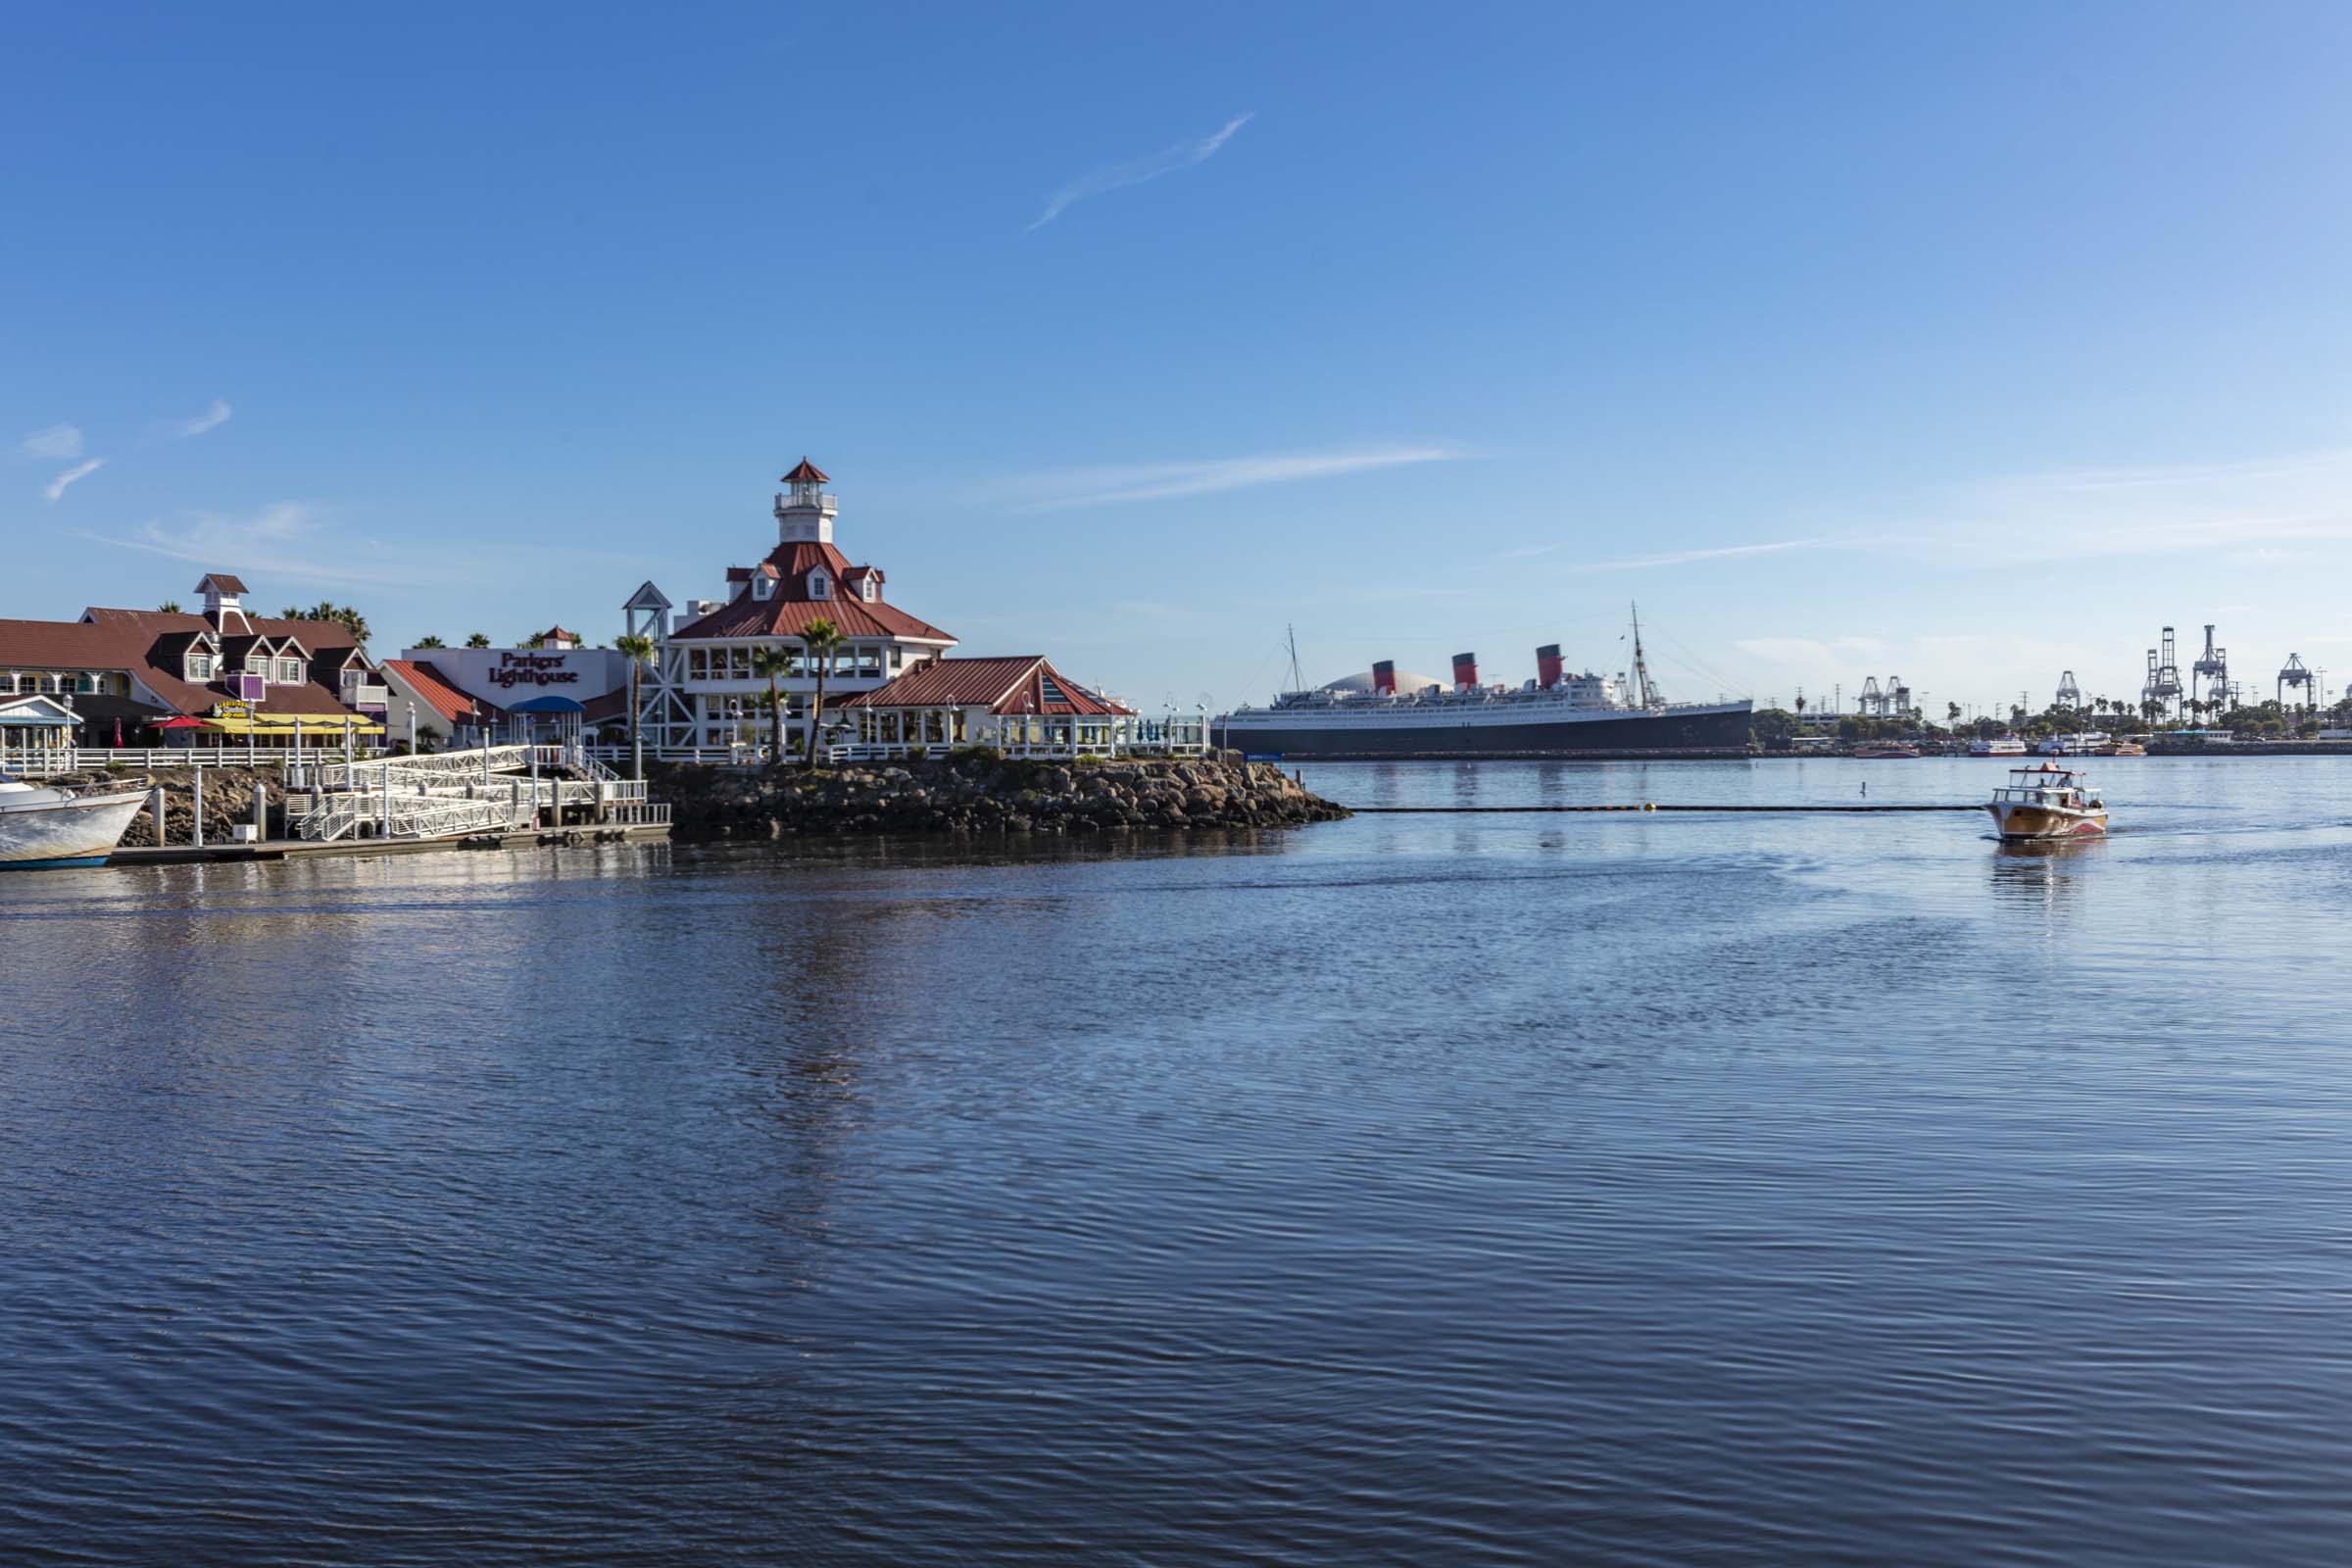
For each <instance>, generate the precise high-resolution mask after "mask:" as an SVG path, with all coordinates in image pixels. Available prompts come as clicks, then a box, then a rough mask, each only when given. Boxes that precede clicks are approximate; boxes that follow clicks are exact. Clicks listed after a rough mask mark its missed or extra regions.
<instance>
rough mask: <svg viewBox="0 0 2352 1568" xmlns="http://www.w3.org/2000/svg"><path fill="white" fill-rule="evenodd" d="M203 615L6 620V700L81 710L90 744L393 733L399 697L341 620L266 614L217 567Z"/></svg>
mask: <svg viewBox="0 0 2352 1568" xmlns="http://www.w3.org/2000/svg"><path fill="white" fill-rule="evenodd" d="M196 592H197V593H198V594H200V595H201V596H202V597H203V603H204V610H203V613H200V614H191V613H184V612H179V611H165V610H113V609H105V608H99V607H93V608H90V609H87V610H84V611H83V612H82V613H81V616H80V618H79V619H77V620H70V621H63V620H0V700H4V699H6V698H10V697H16V696H32V695H47V696H53V697H58V698H60V699H62V700H63V701H64V702H65V703H66V705H67V706H69V707H71V708H72V709H73V713H74V718H75V723H76V726H77V728H78V729H79V731H80V733H79V735H78V737H77V743H78V744H79V745H82V746H154V745H163V744H174V745H220V746H226V745H235V746H239V747H249V746H250V747H260V748H276V747H291V746H294V745H296V744H298V743H299V744H301V745H303V746H306V747H307V746H317V745H319V744H321V743H322V742H324V741H325V740H326V739H327V738H328V737H330V736H331V737H332V738H333V739H334V740H335V741H337V742H340V740H341V739H342V737H343V735H344V734H345V733H346V731H347V730H348V731H349V732H350V733H352V734H355V735H363V736H374V735H380V734H382V733H383V727H384V715H385V705H386V703H387V701H388V697H389V694H388V693H387V691H386V690H385V687H384V684H383V681H382V679H381V677H380V675H379V673H378V671H377V669H376V667H375V665H374V664H373V663H372V662H370V661H369V660H368V654H367V651H366V650H365V649H363V648H361V647H360V646H359V643H358V640H357V639H356V638H355V637H353V636H352V634H351V631H350V628H348V627H346V626H345V625H343V624H342V623H341V622H340V621H333V620H308V619H302V618H288V617H284V616H273V615H256V614H253V613H250V612H249V611H247V610H246V609H245V607H244V597H245V594H246V587H245V584H244V583H243V582H242V581H240V580H239V579H237V578H236V577H234V576H232V575H230V574H228V573H226V572H210V573H207V574H206V576H205V577H204V579H203V580H202V581H201V582H199V583H198V584H197V585H196Z"/></svg>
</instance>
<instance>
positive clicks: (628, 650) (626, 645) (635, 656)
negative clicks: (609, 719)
mask: <svg viewBox="0 0 2352 1568" xmlns="http://www.w3.org/2000/svg"><path fill="white" fill-rule="evenodd" d="M613 649H614V650H615V651H616V652H618V653H619V654H620V655H622V656H623V657H624V658H626V659H627V660H628V662H629V739H630V740H631V741H634V740H636V739H637V676H638V673H639V672H640V671H642V670H643V669H644V668H645V666H646V664H647V663H648V662H651V661H652V659H653V657H654V640H653V639H652V638H651V637H641V636H635V635H628V636H621V637H615V638H613Z"/></svg>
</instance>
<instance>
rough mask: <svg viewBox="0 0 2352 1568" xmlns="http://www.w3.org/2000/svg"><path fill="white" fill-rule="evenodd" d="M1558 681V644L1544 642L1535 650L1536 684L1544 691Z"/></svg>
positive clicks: (1555, 684)
mask: <svg viewBox="0 0 2352 1568" xmlns="http://www.w3.org/2000/svg"><path fill="white" fill-rule="evenodd" d="M1559 683H1560V645H1559V644H1558V643H1545V644H1544V646H1543V647H1541V648H1539V649H1537V650H1536V684H1537V685H1538V686H1541V687H1542V688H1544V690H1545V691H1549V690H1551V689H1552V688H1553V687H1554V686H1557V685H1558V684H1559Z"/></svg>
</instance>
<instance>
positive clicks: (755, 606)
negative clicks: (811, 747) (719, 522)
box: [623, 458, 956, 748]
mask: <svg viewBox="0 0 2352 1568" xmlns="http://www.w3.org/2000/svg"><path fill="white" fill-rule="evenodd" d="M783 482H784V484H785V486H786V489H785V491H784V493H783V494H781V495H778V496H777V497H776V504H775V518H776V547H775V548H774V549H773V550H771V551H769V552H768V553H767V555H766V556H765V557H763V558H762V559H761V560H760V563H759V564H757V565H751V566H730V567H728V568H727V585H726V597H725V598H723V599H706V600H697V601H693V602H691V603H689V604H688V605H687V606H686V607H685V608H684V609H683V610H681V611H679V612H678V613H677V615H676V621H677V624H676V626H675V628H674V629H672V627H671V626H670V621H671V618H672V616H671V611H672V608H673V607H672V606H671V604H670V601H669V600H668V599H667V598H666V597H664V596H663V595H662V590H661V589H659V588H657V587H655V586H654V585H653V584H652V583H650V582H649V583H647V584H645V585H644V586H643V587H641V588H639V589H638V590H637V592H636V593H635V594H633V595H631V596H630V598H629V601H628V603H627V604H626V605H625V606H624V607H623V610H624V612H625V613H626V616H627V623H628V629H629V632H630V634H631V635H633V636H644V637H646V638H648V639H649V640H651V641H652V643H653V644H654V659H653V663H652V666H651V668H650V669H649V670H648V671H647V674H646V676H645V678H644V679H643V681H642V683H641V693H640V700H639V708H638V711H639V715H640V723H641V725H642V727H643V734H644V739H645V744H646V745H647V746H649V747H661V748H671V747H727V746H731V745H736V744H754V745H757V744H762V743H764V742H765V740H766V738H767V735H768V715H767V711H766V704H767V693H768V677H767V676H765V675H764V674H759V673H756V672H755V670H754V661H753V655H754V653H755V652H756V651H758V650H760V649H769V650H774V651H777V652H780V653H782V654H783V655H784V656H785V657H786V659H787V661H788V664H787V668H788V670H789V673H787V674H785V675H783V676H782V677H780V678H779V680H778V682H777V685H778V688H779V690H780V692H781V694H782V696H783V699H784V704H785V736H786V740H785V744H786V746H787V747H805V746H806V745H807V744H808V734H807V730H808V715H809V698H810V697H811V695H812V694H813V693H814V692H815V690H816V670H815V668H814V666H813V664H812V663H811V662H810V657H809V650H808V645H807V644H806V643H805V642H804V641H803V640H802V633H804V632H805V631H806V630H807V629H808V628H809V625H810V624H811V623H812V622H814V621H817V620H826V621H830V622H831V623H832V624H833V625H834V626H835V627H837V628H839V630H840V631H841V633H842V638H843V641H842V643H841V645H840V647H838V648H837V649H835V650H834V651H833V653H832V654H831V655H830V656H829V667H828V668H827V670H826V672H825V707H826V717H825V726H826V729H827V730H828V731H831V730H832V729H833V728H834V724H835V714H834V712H833V705H834V704H835V703H836V702H837V701H841V700H846V699H848V698H850V697H854V696H856V695H858V693H860V692H868V691H872V690H874V689H875V688H877V687H879V686H881V685H883V684H884V683H885V682H887V681H890V680H891V679H893V678H894V677H896V676H898V675H899V674H901V673H902V672H904V671H906V670H907V669H911V668H913V667H914V666H916V665H917V664H920V663H922V662H927V661H930V660H934V659H937V658H939V657H940V656H941V655H943V654H945V653H946V652H947V651H948V650H949V649H951V648H953V647H955V646H956V639H955V638H954V637H952V636H950V635H949V634H948V633H946V632H944V631H942V630H940V629H939V628H938V627H937V626H934V625H932V624H931V623H930V622H929V621H926V620H919V619H917V618H916V617H914V616H913V615H909V614H908V613H906V612H905V611H903V610H900V609H898V608H897V607H895V606H893V605H892V604H891V603H890V602H889V601H888V600H886V599H884V598H883V597H882V588H883V582H884V580H885V579H884V574H883V571H882V568H881V567H879V566H872V565H853V564H851V562H850V559H849V557H847V556H845V555H843V554H842V553H841V550H840V549H839V548H838V547H837V546H836V545H835V544H834V543H833V518H834V515H835V513H836V512H837V511H838V510H839V503H838V502H837V501H836V499H835V498H834V497H833V496H831V495H829V494H827V493H826V491H825V488H824V487H825V485H826V484H827V483H829V482H830V481H829V480H828V479H827V477H826V475H825V474H824V473H823V472H822V471H820V470H819V469H818V468H817V466H815V465H814V464H812V463H810V462H809V460H808V459H807V458H803V459H802V460H801V462H800V466H798V467H796V468H794V469H793V470H792V471H791V472H790V473H787V474H786V475H784V480H783ZM843 722H845V723H846V722H847V718H846V716H845V717H844V719H843Z"/></svg>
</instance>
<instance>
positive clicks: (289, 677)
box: [277, 659, 302, 686]
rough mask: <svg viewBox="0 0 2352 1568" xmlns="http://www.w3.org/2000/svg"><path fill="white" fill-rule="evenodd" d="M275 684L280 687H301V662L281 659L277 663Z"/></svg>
mask: <svg viewBox="0 0 2352 1568" xmlns="http://www.w3.org/2000/svg"><path fill="white" fill-rule="evenodd" d="M277 683H278V684H279V685H280V686H299V685H301V684H302V661H301V660H299V659H281V660H279V661H278V662H277Z"/></svg>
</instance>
